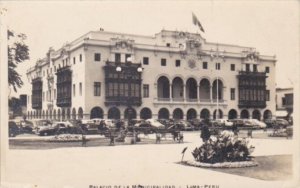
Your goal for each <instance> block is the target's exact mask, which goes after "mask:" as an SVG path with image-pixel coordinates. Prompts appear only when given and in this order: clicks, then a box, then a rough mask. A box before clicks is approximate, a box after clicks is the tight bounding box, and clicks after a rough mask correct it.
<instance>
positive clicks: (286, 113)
mask: <svg viewBox="0 0 300 188" xmlns="http://www.w3.org/2000/svg"><path fill="white" fill-rule="evenodd" d="M275 115H276V117H286V116H287V115H288V112H287V111H286V110H280V111H279V110H278V111H276V112H275Z"/></svg>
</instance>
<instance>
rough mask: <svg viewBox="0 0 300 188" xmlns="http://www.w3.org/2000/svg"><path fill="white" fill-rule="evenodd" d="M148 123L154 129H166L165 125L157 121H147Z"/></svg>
mask: <svg viewBox="0 0 300 188" xmlns="http://www.w3.org/2000/svg"><path fill="white" fill-rule="evenodd" d="M146 122H147V123H149V124H150V125H151V126H152V127H155V128H165V125H163V124H161V123H160V122H159V121H158V120H156V119H147V120H146Z"/></svg>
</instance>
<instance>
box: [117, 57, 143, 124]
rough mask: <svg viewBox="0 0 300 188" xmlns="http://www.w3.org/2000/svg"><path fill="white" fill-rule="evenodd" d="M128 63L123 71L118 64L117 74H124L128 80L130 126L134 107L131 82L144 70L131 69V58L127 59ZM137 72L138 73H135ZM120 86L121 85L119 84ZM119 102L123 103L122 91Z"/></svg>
mask: <svg viewBox="0 0 300 188" xmlns="http://www.w3.org/2000/svg"><path fill="white" fill-rule="evenodd" d="M127 61H128V62H126V64H125V65H126V66H127V68H124V69H122V66H121V64H118V65H117V67H116V72H118V73H121V72H123V73H124V78H125V79H126V80H127V84H128V99H127V120H128V125H130V120H131V111H132V110H131V105H132V96H131V82H132V76H133V75H134V74H136V72H137V73H141V72H143V68H142V67H141V66H139V67H137V69H136V70H134V69H132V68H131V63H132V60H131V58H128V59H127ZM135 71H136V72H135ZM118 84H120V83H118ZM118 96H119V99H118V100H119V101H121V96H120V90H119V95H118Z"/></svg>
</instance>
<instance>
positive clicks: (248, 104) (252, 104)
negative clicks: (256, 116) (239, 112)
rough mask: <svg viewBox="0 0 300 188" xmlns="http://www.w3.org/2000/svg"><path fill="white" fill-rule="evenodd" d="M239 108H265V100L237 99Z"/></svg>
mask: <svg viewBox="0 0 300 188" xmlns="http://www.w3.org/2000/svg"><path fill="white" fill-rule="evenodd" d="M238 106H239V108H265V107H266V101H241V100H240V101H239V105H238Z"/></svg>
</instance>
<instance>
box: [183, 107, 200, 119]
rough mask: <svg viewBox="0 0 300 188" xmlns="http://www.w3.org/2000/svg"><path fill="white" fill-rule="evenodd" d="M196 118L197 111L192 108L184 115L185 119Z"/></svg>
mask: <svg viewBox="0 0 300 188" xmlns="http://www.w3.org/2000/svg"><path fill="white" fill-rule="evenodd" d="M196 118H197V111H196V110H195V109H194V108H190V109H189V110H188V111H187V113H186V119H187V120H190V119H196Z"/></svg>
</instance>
